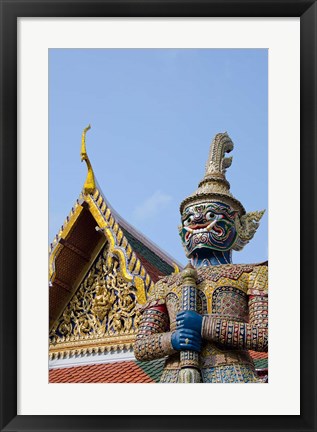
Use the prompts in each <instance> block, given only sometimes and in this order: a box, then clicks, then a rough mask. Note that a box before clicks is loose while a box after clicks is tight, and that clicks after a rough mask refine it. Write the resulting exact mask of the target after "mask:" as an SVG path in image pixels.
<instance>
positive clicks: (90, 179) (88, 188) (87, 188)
mask: <svg viewBox="0 0 317 432" xmlns="http://www.w3.org/2000/svg"><path fill="white" fill-rule="evenodd" d="M90 128H91V126H90V124H89V125H88V126H87V127H86V128H85V129H84V131H83V133H82V136H81V150H80V159H81V161H82V162H83V161H85V162H86V164H87V168H88V173H87V177H86V181H85V184H84V188H83V191H84V193H85V194H92V193H94V191H95V189H96V182H95V175H94V171H93V169H92V166H91V163H90V160H89V157H88V154H87V151H86V133H87V131H89V129H90Z"/></svg>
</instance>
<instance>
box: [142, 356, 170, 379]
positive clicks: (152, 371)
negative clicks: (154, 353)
mask: <svg viewBox="0 0 317 432" xmlns="http://www.w3.org/2000/svg"><path fill="white" fill-rule="evenodd" d="M135 363H136V364H137V365H138V366H139V368H141V369H142V370H143V372H145V373H146V374H147V375H149V376H150V377H151V378H152V379H153V380H154V381H155V382H160V378H161V375H162V372H163V368H164V364H165V359H164V358H163V359H158V360H151V361H147V362H140V361H138V360H135Z"/></svg>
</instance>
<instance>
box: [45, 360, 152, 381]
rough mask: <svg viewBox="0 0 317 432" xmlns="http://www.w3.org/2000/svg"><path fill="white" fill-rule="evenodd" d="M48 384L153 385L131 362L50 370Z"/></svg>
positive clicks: (149, 378) (148, 377) (147, 376)
mask: <svg viewBox="0 0 317 432" xmlns="http://www.w3.org/2000/svg"><path fill="white" fill-rule="evenodd" d="M49 382H50V383H85V382H87V383H88V382H89V383H136V382H141V383H154V382H155V381H154V380H153V379H152V378H151V377H150V376H149V375H147V374H146V373H145V372H144V371H143V370H142V369H141V368H139V367H138V366H137V364H136V363H135V362H133V361H123V362H115V363H106V364H96V365H87V366H75V367H70V368H60V369H51V370H50V371H49Z"/></svg>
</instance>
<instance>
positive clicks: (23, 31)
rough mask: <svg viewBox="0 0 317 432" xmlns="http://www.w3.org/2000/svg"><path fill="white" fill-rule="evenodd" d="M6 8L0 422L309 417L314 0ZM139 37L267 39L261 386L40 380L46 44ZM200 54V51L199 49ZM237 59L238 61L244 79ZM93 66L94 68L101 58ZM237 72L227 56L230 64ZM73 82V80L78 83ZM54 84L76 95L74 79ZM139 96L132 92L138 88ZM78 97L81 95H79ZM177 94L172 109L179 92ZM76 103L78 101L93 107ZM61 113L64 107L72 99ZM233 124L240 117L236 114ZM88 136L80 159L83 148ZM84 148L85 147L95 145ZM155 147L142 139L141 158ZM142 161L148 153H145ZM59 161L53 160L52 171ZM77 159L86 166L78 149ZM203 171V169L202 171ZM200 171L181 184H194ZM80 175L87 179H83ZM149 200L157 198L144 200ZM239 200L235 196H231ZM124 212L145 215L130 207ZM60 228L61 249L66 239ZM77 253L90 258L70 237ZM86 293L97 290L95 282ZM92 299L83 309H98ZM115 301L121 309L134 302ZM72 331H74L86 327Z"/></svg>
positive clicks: (204, 44) (100, 426)
mask: <svg viewBox="0 0 317 432" xmlns="http://www.w3.org/2000/svg"><path fill="white" fill-rule="evenodd" d="M1 6H2V8H1V17H2V35H3V37H2V46H1V51H2V59H3V62H2V76H3V80H2V99H1V101H2V110H1V116H2V123H1V124H2V146H1V151H2V154H1V156H2V157H1V160H2V161H3V163H2V170H1V173H2V185H3V187H2V200H1V202H2V210H1V216H2V227H3V230H2V237H1V239H2V254H1V266H2V267H1V270H2V271H1V276H2V284H1V295H2V302H1V305H2V311H1V313H2V315H1V317H2V318H1V323H2V326H1V341H2V347H1V351H2V353H3V354H2V362H1V368H2V381H1V392H2V394H1V430H7V431H10V430H38V429H41V430H71V429H72V430H73V429H78V430H109V431H110V430H133V429H135V430H136V429H137V430H139V429H146V430H181V429H187V430H199V429H201V430H203V429H206V430H226V429H232V430H239V429H240V430H245V429H248V428H249V429H250V430H251V429H252V430H260V429H261V430H268V431H269V430H276V429H284V430H286V429H287V430H288V429H289V430H302V429H305V430H314V429H315V427H316V424H315V423H314V422H315V408H314V400H315V397H316V389H315V386H314V383H315V373H316V365H315V364H314V355H313V354H314V350H315V337H314V336H315V333H314V332H315V327H314V307H315V304H314V299H315V297H314V288H315V274H314V256H315V242H316V238H315V237H316V234H315V227H314V224H313V223H308V222H306V221H305V219H304V216H305V215H306V214H307V212H308V211H309V213H310V212H312V216H310V219H312V220H314V217H315V206H314V201H315V183H316V180H315V151H316V150H315V145H316V126H315V122H316V91H315V88H316V82H315V80H316V61H315V60H316V36H315V34H316V4H315V2H313V1H311V2H306V3H305V4H303V3H301V2H299V1H298V2H287V1H286V2H278V3H276V4H274V5H272V4H271V3H268V2H265V1H263V2H260V1H259V2H257V1H254V2H252V3H251V4H247V3H244V2H237V3H236V4H234V5H233V4H231V3H230V4H229V3H228V4H227V3H223V2H222V3H219V2H213V1H208V2H202V3H200V2H198V3H197V2H196V3H194V2H174V3H167V4H166V3H162V2H154V1H153V2H152V1H150V2H142V3H138V2H133V1H132V2H129V3H126V2H122V3H121V2H116V3H115V4H114V3H111V2H107V1H101V2H96V3H91V2H90V3H88V2H64V3H62V4H60V3H57V2H50V1H43V2H41V3H40V4H34V3H32V2H28V1H24V2H15V1H13V2H12V1H11V2H6V1H3V2H2V3H1ZM241 17H243V18H241ZM264 17H265V18H264ZM269 17H271V18H269ZM299 36H300V38H299ZM299 41H300V51H299ZM65 48H67V50H65ZM141 48H142V50H145V49H147V50H148V51H147V53H148V52H150V50H153V49H154V48H155V49H156V50H157V51H156V53H158V52H159V51H158V50H165V51H164V52H166V50H169V54H170V55H175V49H176V48H177V49H178V50H183V52H185V51H186V53H187V54H188V53H189V50H197V49H205V50H208V49H209V50H211V49H218V50H221V49H226V50H228V49H229V48H231V49H235V50H237V49H251V50H252V49H254V50H256V49H266V50H267V52H268V68H269V74H268V87H269V93H268V94H269V96H268V106H269V137H268V140H269V260H270V267H269V268H270V273H269V278H270V283H271V281H272V290H273V292H272V296H271V297H270V299H271V300H270V303H269V310H270V314H271V313H272V314H271V315H272V321H270V356H269V370H270V371H271V374H270V379H269V382H268V383H267V384H265V385H262V384H259V383H257V382H254V383H253V386H252V385H250V386H234V385H231V384H219V385H218V386H215V385H214V384H213V383H211V384H206V385H205V386H201V385H200V384H193V385H192V386H191V387H190V388H188V386H187V387H185V390H186V391H183V388H182V389H181V388H180V386H179V385H178V384H176V385H175V386H172V385H171V384H167V383H165V384H158V385H153V386H144V385H143V384H136V383H135V382H134V383H133V381H132V384H124V383H114V382H111V381H109V382H107V383H99V384H92V383H89V384H88V383H87V384H84V383H79V382H76V381H73V383H69V382H68V383H67V381H66V383H63V384H62V382H61V381H58V380H57V381H55V382H53V381H51V382H50V383H49V382H48V381H49V378H48V366H47V326H46V325H45V324H43V322H45V320H47V318H48V315H47V302H48V293H47V288H44V287H43V285H45V280H47V252H45V249H46V245H47V218H48V208H47V207H48V206H47V203H48V201H47V190H48V175H47V160H48V157H49V153H48V146H47V136H49V140H50V142H52V139H51V136H52V135H51V134H52V131H53V129H54V131H56V130H57V127H55V126H53V125H54V123H53V122H52V121H51V117H50V121H48V119H49V114H48V111H47V107H50V112H51V114H52V112H53V107H52V105H50V103H51V102H50V99H49V97H51V95H52V92H50V93H49V92H48V89H49V87H48V83H49V82H50V80H51V82H52V80H53V79H55V75H54V72H53V69H50V67H49V65H50V62H51V59H52V56H53V55H55V54H56V53H60V52H62V51H64V52H65V53H66V52H67V56H69V55H70V54H71V51H73V52H74V51H75V50H77V53H79V51H80V50H86V51H85V52H86V53H88V57H89V55H90V54H91V53H92V50H93V49H94V50H96V49H104V50H105V49H107V50H113V51H112V52H113V53H114V55H116V51H115V50H118V52H119V50H120V55H121V54H122V53H123V51H122V50H124V49H125V50H130V52H131V50H134V51H133V52H134V53H136V52H137V50H138V49H139V50H140V49H141ZM173 50H174V51H173ZM144 52H145V51H143V52H142V55H143V54H144ZM161 52H163V51H161ZM299 52H300V64H299ZM54 53H55V54H54ZM88 57H87V58H83V61H84V63H85V64H89V61H92V60H91V59H90V60H89V58H88ZM68 58H72V59H73V60H71V63H69V64H70V67H69V69H71V68H73V67H74V65H76V61H75V59H74V58H73V57H68ZM117 60H118V59H117ZM119 60H120V59H119ZM119 60H118V61H119ZM80 61H81V58H79V59H78V62H80ZM112 61H113V60H112ZM120 61H121V60H120ZM133 61H135V60H133ZM196 61H197V62H199V61H200V60H199V59H198V58H197V57H196ZM241 62H243V60H241ZM78 64H79V63H78ZM60 65H61V63H60V64H59V66H58V67H59V69H58V73H59V74H60V75H64V76H66V75H67V72H69V71H66V69H65V66H62V67H61V66H60ZM205 66H206V65H205ZM247 66H248V63H247V60H245V64H244V67H245V69H244V70H245V75H246V77H245V78H246V79H247V76H248V70H247ZM249 66H250V65H249ZM186 67H188V66H186ZM250 67H251V66H250ZM63 68H64V69H63ZM142 68H143V69H144V70H146V63H145V60H144V57H142V59H141V60H140V69H139V71H138V72H136V73H137V74H139V75H140V74H141V73H142ZM203 69H205V70H204V72H205V73H207V72H208V71H209V69H208V67H207V66H206V67H205V68H202V69H201V71H202V73H203ZM93 70H94V71H95V76H97V70H98V64H97V63H94V66H93ZM232 70H233V68H232ZM232 70H230V65H229V66H228V68H227V72H228V74H229V75H230V72H231V73H232ZM193 71H195V72H193V76H194V78H193V81H195V79H198V77H197V72H196V69H193ZM122 72H123V76H124V73H129V72H130V73H133V72H132V71H129V70H126V68H125V67H124V64H123V67H122ZM208 73H209V74H210V73H211V71H209V72H208ZM72 74H73V81H74V82H75V79H76V78H77V76H76V70H75V67H74V69H72V71H71V72H70V74H69V77H68V79H69V80H71V75H72ZM79 75H80V74H79V73H78V76H79ZM229 75H228V76H229ZM144 77H145V79H146V77H147V73H144ZM201 77H202V75H201V76H200V78H201ZM258 78H259V77H258ZM179 80H180V81H181V80H182V75H181V74H180V75H179ZM299 80H300V93H299ZM69 82H70V81H69ZM82 82H83V84H86V83H85V82H84V80H83V81H82ZM17 83H18V84H17ZM80 83H81V81H80V78H79V81H78V87H80ZM175 85H177V83H176V84H175V83H174V84H173V86H174V87H175ZM91 87H92V86H91ZM234 90H235V89H233V92H234ZM240 90H241V89H240ZM63 91H64V92H66V93H67V92H69V93H68V97H71V94H72V93H71V92H72V90H71V85H70V84H69V87H68V88H67V87H65V88H64V90H63ZM126 91H127V90H126ZM78 92H79V93H80V92H86V93H87V94H89V86H86V85H83V86H82V87H81V88H80V89H78ZM237 93H239V89H238V88H237ZM299 96H300V98H299ZM179 97H180V99H181V95H179ZM240 97H242V96H240ZM138 98H140V101H141V102H142V97H141V95H140V94H139V96H138ZM65 100H66V99H65ZM184 100H186V98H184ZM191 100H192V101H193V99H191ZM118 101H119V96H118ZM136 102H137V101H136ZM138 102H139V101H138ZM189 102H190V101H189ZM91 103H92V104H93V103H94V101H93V100H91ZM70 106H71V105H70ZM112 106H113V107H114V106H115V105H112ZM241 107H242V105H241ZM78 108H79V109H83V107H81V106H80V103H79V102H78ZM174 108H175V110H177V105H175V107H174ZM299 108H300V109H299ZM71 109H74V107H72V108H71ZM253 109H256V108H255V107H254V108H253ZM61 111H62V110H61ZM192 112H193V111H192ZM197 112H198V113H199V109H198V107H197ZM228 112H229V110H228ZM85 113H89V109H88V108H87V109H86V108H85ZM119 115H122V113H121V114H119ZM131 115H132V114H131ZM237 115H238V113H237ZM63 116H64V117H67V116H68V113H67V109H66V110H65V111H64V114H63ZM171 116H172V114H171ZM143 117H145V114H143ZM162 118H163V117H162ZM214 118H215V117H214ZM250 118H251V116H250ZM16 119H17V120H16ZM87 120H88V122H89V120H90V119H87ZM299 120H300V128H299ZM243 122H244V123H243ZM105 123H106V121H105ZM242 123H243V124H247V121H246V119H242V120H241V124H242ZM65 124H67V121H66V122H65ZM100 124H102V122H101V123H100ZM83 126H87V125H86V124H85V125H83ZM145 126H146V125H145ZM175 126H176V125H175ZM105 127H107V126H105ZM215 127H216V128H217V126H215ZM50 128H53V129H51V130H50ZM152 129H154V127H153V126H152ZM65 130H66V129H65ZM250 131H251V128H250ZM81 132H82V131H79V133H81ZM85 132H88V129H87V130H86V131H85ZM192 133H193V134H195V131H193V132H192ZM196 134H197V133H196ZM87 137H88V135H87ZM299 141H300V143H299ZM83 144H85V135H83ZM83 144H82V145H83ZM66 145H67V144H66V142H65V145H64V147H65V146H66ZM92 145H93V144H92ZM255 145H256V143H255ZM83 148H84V147H82V149H81V158H82V160H86V159H85V158H87V154H86V149H85V148H84V150H83ZM118 148H119V146H118ZM158 148H160V149H161V150H162V149H163V147H159V144H156V145H155V146H154V147H153V149H158ZM61 151H63V149H61ZM78 151H79V149H78ZM121 151H122V149H121ZM87 152H88V153H90V152H91V150H90V144H88V145H87ZM150 153H151V152H150ZM236 153H237V151H235V152H234V155H236ZM65 154H66V150H65ZM154 155H155V150H152V159H153V158H154ZM167 157H168V155H167ZM65 158H66V156H65ZM150 159H151V155H150ZM64 160H66V159H64ZM250 160H251V156H250ZM213 162H214V161H213ZM144 163H149V162H148V160H147V161H146V160H145V159H144ZM250 163H251V162H250ZM61 165H62V163H60V162H59V169H62V166H61ZM131 165H132V162H131ZM181 165H184V161H183V162H181ZM65 166H67V165H66V163H65ZM135 166H136V165H135V164H134V168H135ZM87 167H88V174H89V173H91V171H89V170H90V169H91V168H90V167H89V164H88V163H87ZM64 168H65V167H64ZM81 168H82V167H81ZM127 168H129V167H127ZM131 168H132V166H131ZM143 169H144V172H145V167H144V168H143ZM259 169H260V168H259ZM96 174H97V173H96ZM97 175H98V174H97ZM206 175H207V174H205V176H206ZM255 175H256V173H254V174H253V176H255ZM84 177H85V174H84ZM83 180H84V178H83ZM198 180H199V179H197V181H198ZM205 180H206V181H205V183H206V182H207V180H208V179H207V177H205ZM208 181H209V180H208ZM195 182H196V181H194V182H191V183H192V187H193V188H194V187H195ZM193 183H194V184H193ZM205 183H204V184H205ZM207 183H208V182H207ZM64 184H65V181H64ZM101 186H102V187H104V186H103V185H101ZM85 187H87V188H89V185H88V183H85ZM87 190H88V189H87ZM78 192H79V190H78ZM158 192H159V196H158V195H156V200H158V202H159V204H160V206H161V208H162V209H163V208H164V205H163V204H164V202H165V203H166V202H168V200H170V197H169V196H168V195H167V194H166V193H165V194H164V193H162V191H158ZM163 192H164V190H163ZM227 192H228V191H227ZM227 192H225V193H224V192H223V191H222V196H223V194H225V195H226V197H227V198H226V200H227V201H226V203H227V204H228V199H229V201H230V200H232V198H231V195H229V193H227ZM299 194H300V201H299ZM16 198H17V199H16ZM154 198H155V197H154ZM96 200H97V198H96ZM16 202H17V206H16ZM230 202H231V201H230ZM151 203H152V206H153V200H152V201H151ZM234 203H235V205H238V204H236V200H235V201H234ZM199 204H201V203H199ZM71 205H72V204H71V203H70V206H71ZM100 205H102V203H101V204H100ZM142 208H143V209H144V208H145V209H146V210H145V211H147V212H150V211H152V210H151V209H152V208H153V207H151V208H150V207H149V204H148V203H147V206H145V207H144V206H143V207H142ZM239 208H240V207H239V206H238V210H237V211H239ZM308 209H309V210H308ZM183 210H184V209H183ZM248 210H249V208H248ZM15 215H16V216H15ZM135 215H136V216H135V217H136V218H137V217H140V213H139V216H138V213H137V210H136V213H135ZM65 216H66V215H63V216H62V219H61V221H60V222H61V223H62V221H63V218H64V217H65ZM141 216H142V215H141ZM229 216H230V215H229ZM184 220H185V219H184ZM96 228H98V229H95V230H94V231H95V232H96V238H97V240H98V239H99V238H101V237H98V236H101V233H100V232H99V231H100V230H101V231H102V230H103V233H104V234H106V226H105V227H103V226H102V224H98V226H97V227H96ZM185 231H186V230H185ZM108 234H109V233H108ZM128 234H129V233H126V234H125V235H126V236H128ZM130 234H131V233H130ZM229 234H230V233H229ZM229 234H228V236H229ZM109 235H110V234H109ZM241 238H242V237H241ZM107 239H108V237H107ZM109 239H110V237H109ZM109 239H108V241H109V242H110V243H111V239H110V240H109ZM62 242H63V244H64V246H65V245H66V247H67V248H68V249H71V247H72V245H70V244H66V243H67V239H66V240H65V239H63V240H62ZM97 243H98V242H97ZM98 244H99V243H98ZM143 247H144V245H143ZM73 249H74V247H73ZM75 252H76V253H77V255H80V254H81V255H83V258H85V257H84V255H85V252H83V250H81V249H80V247H79V248H77V249H76V251H75ZM112 253H113V254H114V255H115V256H117V258H118V259H119V261H120V259H121V260H124V258H122V255H121V258H120V253H119V252H118V250H115V249H113V250H112ZM116 254H117V255H116ZM161 258H162V257H161ZM122 262H123V261H122ZM144 262H145V261H144ZM120 263H121V261H120ZM170 264H171V265H172V263H170ZM140 265H142V263H141V264H140ZM53 272H54V271H53ZM15 275H17V276H15ZM128 277H129V275H128V276H127V280H128ZM53 282H54V279H51V283H53ZM139 282H140V281H139ZM60 285H61V282H60ZM138 286H140V285H138ZM66 288H67V287H66ZM127 289H128V286H127ZM96 290H97V291H98V289H97V288H96ZM140 290H141V288H140ZM97 291H96V294H94V295H95V298H97V297H98V295H99V294H100V293H101V291H102V290H99V291H100V292H99V291H98V292H97ZM140 292H141V291H140ZM270 293H271V291H270ZM262 294H263V293H262ZM262 294H261V295H262ZM99 300H100V299H99ZM100 301H101V300H100ZM116 301H117V300H116ZM120 301H121V300H120ZM122 301H123V300H122ZM122 301H121V303H122ZM95 303H96V302H94V305H93V307H96V311H97V312H96V313H98V311H99V309H98V305H97V304H95ZM119 303H120V302H119ZM119 303H117V304H119ZM121 303H120V304H121ZM299 304H300V307H299ZM102 305H105V303H104V302H103V303H102ZM116 307H118V306H116ZM125 307H126V308H128V309H129V305H126V306H125ZM128 309H127V310H128ZM299 312H300V313H299ZM98 316H99V315H98ZM127 316H128V315H127ZM103 318H104V316H102V317H101V321H102V319H103ZM299 318H300V321H299ZM111 319H112V321H111V323H112V324H111V325H112V326H114V327H113V328H115V326H119V327H120V326H122V325H124V326H129V325H130V324H131V323H130V321H129V319H128V318H127V319H126V320H123V321H124V323H123V321H122V320H121V322H116V321H115V319H116V318H115V316H114V317H112V318H111ZM129 323H130V324H129ZM65 325H66V326H67V322H66V321H65V322H60V323H58V326H56V328H55V330H56V335H57V337H60V335H61V333H58V332H60V331H61V329H62V331H64V330H63V329H65ZM75 325H76V324H75ZM53 327H54V326H53ZM119 327H117V328H119ZM81 328H83V327H81ZM120 328H121V327H120ZM274 329H278V330H275V331H274ZM55 330H54V331H55ZM79 340H80V342H81V343H83V342H84V340H85V339H84V338H83V339H82V340H81V339H79ZM185 343H187V342H185ZM65 350H66V351H67V349H65ZM76 350H78V347H77V348H76ZM76 350H74V352H75V351H76ZM66 351H65V352H66ZM286 351H287V352H288V353H289V354H288V355H290V357H289V361H288V362H287V364H286V363H281V361H280V360H281V354H282V353H283V354H284V353H285V352H286ZM59 354H60V351H59V352H58V355H59ZM75 354H76V353H75ZM58 355H57V357H56V359H57V360H59V357H58ZM63 355H64V354H63ZM67 356H69V354H67V353H66V354H65V358H66V357H67ZM52 358H53V359H54V356H52ZM69 358H71V356H70V357H69ZM57 363H58V362H57ZM68 366H71V364H68V365H67V367H68ZM282 372H283V373H282ZM75 383H76V384H75ZM167 386H168V387H167ZM241 401H243V403H241ZM185 415H186V418H185V417H184V416H185ZM246 416H247V417H246ZM246 425H247V426H246Z"/></svg>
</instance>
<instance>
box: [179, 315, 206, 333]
mask: <svg viewBox="0 0 317 432" xmlns="http://www.w3.org/2000/svg"><path fill="white" fill-rule="evenodd" d="M202 322H203V317H202V316H201V315H200V314H199V313H197V312H194V311H189V310H188V311H183V312H180V313H178V314H177V317H176V324H177V330H181V329H190V330H194V331H195V332H197V333H198V334H199V335H201V326H202Z"/></svg>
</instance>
